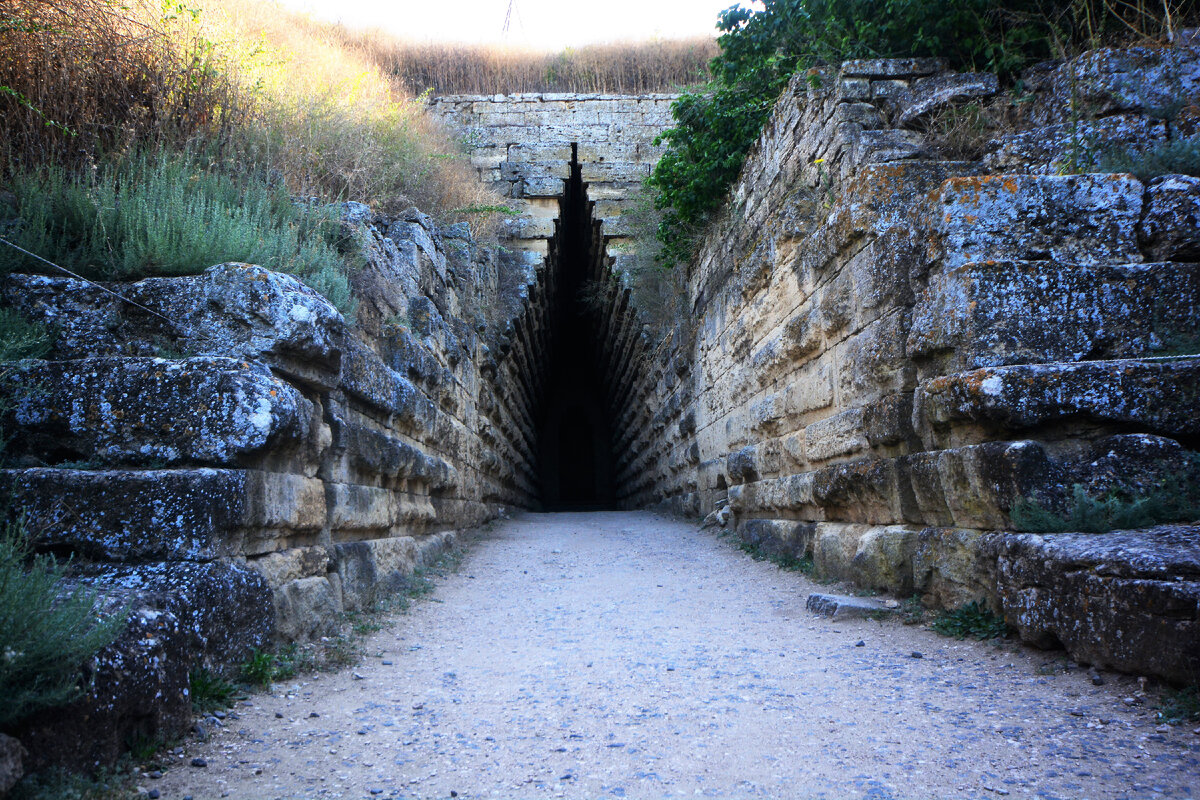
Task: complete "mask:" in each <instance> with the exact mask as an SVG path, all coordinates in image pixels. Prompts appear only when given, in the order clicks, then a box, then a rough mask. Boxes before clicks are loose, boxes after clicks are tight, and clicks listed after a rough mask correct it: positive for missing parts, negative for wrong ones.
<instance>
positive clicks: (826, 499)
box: [812, 458, 907, 525]
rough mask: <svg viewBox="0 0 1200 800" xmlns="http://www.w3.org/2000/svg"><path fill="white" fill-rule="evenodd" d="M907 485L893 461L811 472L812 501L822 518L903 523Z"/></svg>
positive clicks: (873, 461)
mask: <svg viewBox="0 0 1200 800" xmlns="http://www.w3.org/2000/svg"><path fill="white" fill-rule="evenodd" d="M906 490H907V486H906V484H905V481H904V472H903V470H902V469H901V465H900V463H899V462H897V461H896V460H895V459H890V458H879V459H871V460H866V461H854V462H850V463H845V464H836V465H834V466H831V467H825V468H823V469H819V470H816V471H815V472H813V473H812V501H813V503H814V504H815V505H817V506H819V507H820V508H821V511H822V513H823V515H824V518H826V519H840V520H847V521H851V522H868V523H871V524H872V525H890V524H894V523H898V522H903V521H905V517H906V513H905V508H904V505H905V502H906V499H907V497H906Z"/></svg>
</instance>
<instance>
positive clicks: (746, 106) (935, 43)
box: [650, 0, 1197, 264]
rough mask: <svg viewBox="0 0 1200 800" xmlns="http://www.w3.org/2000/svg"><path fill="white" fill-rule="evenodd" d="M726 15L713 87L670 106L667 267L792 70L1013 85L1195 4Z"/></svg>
mask: <svg viewBox="0 0 1200 800" xmlns="http://www.w3.org/2000/svg"><path fill="white" fill-rule="evenodd" d="M764 6H765V8H764V9H763V10H762V11H754V10H751V9H748V8H745V7H742V6H734V7H732V8H730V9H727V10H726V11H724V12H722V14H721V17H720V21H719V22H718V29H719V30H720V31H722V35H721V37H720V38H719V39H718V40H717V41H718V45H719V46H720V53H719V54H718V55H717V56H716V57H715V58H714V59H713V60H712V62H711V63H710V65H709V71H710V73H711V76H712V78H711V80H710V82H709V83H708V84H707V85H706V86H704V87H702V88H700V89H699V90H696V91H692V92H688V93H685V94H684V95H683V96H682V97H681V98H680V99H679V100H678V101H676V103H675V104H674V106H673V111H674V115H675V121H676V125H675V127H673V128H671V129H670V130H668V131H666V132H665V133H664V134H663V135H662V137H661V138H660V141H661V142H663V143H665V144H666V145H667V149H666V152H665V153H664V155H663V157H662V159H661V160H660V161H659V163H658V166H657V167H656V169H655V171H654V174H653V175H652V177H651V179H650V186H651V188H652V189H653V190H654V191H655V193H656V196H655V205H656V207H657V208H658V209H659V210H660V211H661V212H662V214H663V219H662V223H661V224H660V226H659V231H658V236H659V240H660V241H661V243H662V245H663V248H662V258H663V259H664V261H665V262H666V263H668V264H672V263H675V262H677V261H686V260H687V259H688V258H690V257H691V255H692V250H693V248H694V246H695V242H696V233H695V232H696V231H698V230H701V229H702V228H703V226H704V224H705V222H706V221H707V220H708V218H709V217H710V216H711V215H712V214H713V212H715V211H716V209H717V208H718V207H719V206H720V205H721V203H722V202H723V201H724V198H725V194H726V192H727V190H728V188H729V186H730V184H732V182H733V181H734V179H736V177H737V175H738V173H739V172H740V171H741V168H742V164H743V162H744V161H745V158H746V154H747V153H748V152H749V150H750V147H751V145H753V143H754V142H755V140H757V138H758V136H759V133H760V132H761V130H762V127H763V125H764V124H765V123H766V121H767V118H768V117H769V116H770V113H771V109H772V108H773V106H774V104H775V101H776V99H777V98H778V97H779V94H780V93H781V92H782V91H783V89H784V87H785V86H786V85H787V83H788V80H789V79H790V78H791V76H792V75H793V74H795V72H796V71H797V70H800V69H807V68H811V67H815V66H821V65H834V64H837V63H839V62H841V61H843V60H846V59H852V58H878V57H904V56H937V57H941V58H944V59H946V61H947V62H948V63H949V66H950V67H951V68H952V69H958V70H989V71H993V72H997V73H999V74H1000V75H1001V77H1002V78H1003V79H1005V80H1007V81H1012V80H1014V79H1015V77H1016V76H1017V75H1018V73H1019V71H1020V70H1021V69H1022V68H1024V67H1025V66H1028V65H1029V64H1031V63H1034V62H1036V61H1038V60H1042V59H1046V58H1050V57H1055V56H1063V55H1070V54H1072V53H1075V52H1079V51H1081V50H1084V49H1088V48H1093V47H1096V46H1100V45H1102V44H1106V43H1109V42H1121V41H1130V40H1145V39H1152V40H1162V39H1164V38H1165V37H1166V35H1167V34H1168V33H1169V32H1170V31H1172V30H1177V29H1178V28H1179V27H1180V25H1181V24H1183V22H1184V21H1190V20H1194V18H1195V17H1196V12H1197V9H1196V2H1195V0H1182V1H1181V2H1175V3H1172V2H1169V0H1168V2H1163V3H1152V2H1150V0H940V1H939V2H929V0H764Z"/></svg>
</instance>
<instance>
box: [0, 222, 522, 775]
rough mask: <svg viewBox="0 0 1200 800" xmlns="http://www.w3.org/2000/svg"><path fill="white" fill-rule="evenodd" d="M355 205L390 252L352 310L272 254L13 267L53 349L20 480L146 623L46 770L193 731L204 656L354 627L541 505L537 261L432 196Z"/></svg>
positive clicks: (21, 367) (119, 652) (369, 235)
mask: <svg viewBox="0 0 1200 800" xmlns="http://www.w3.org/2000/svg"><path fill="white" fill-rule="evenodd" d="M345 212H346V213H345V220H344V225H345V226H346V228H347V233H348V234H350V235H351V236H352V237H353V238H354V239H355V240H357V241H358V242H360V243H361V244H362V246H363V248H364V256H365V260H366V263H367V266H366V267H365V268H364V269H363V270H362V271H361V272H360V273H358V275H357V276H356V277H355V279H354V280H355V286H354V289H355V294H356V296H357V298H358V308H357V312H356V320H355V322H353V323H350V322H348V321H347V320H346V319H345V318H344V317H343V315H342V314H340V313H339V312H338V311H337V309H335V308H334V307H333V306H331V305H330V304H329V303H328V302H327V301H326V300H325V299H324V298H322V297H321V296H320V295H318V294H316V293H315V292H314V291H313V290H312V289H310V288H308V287H307V286H305V285H304V284H303V283H301V282H299V281H297V280H295V279H294V278H291V277H289V276H286V275H282V274H279V273H274V272H270V271H268V270H265V269H262V268H261V267H256V266H252V265H248V264H237V263H230V264H222V265H218V266H215V267H212V268H211V269H209V270H207V271H206V272H204V273H203V274H202V275H198V276H192V277H180V278H153V279H148V280H143V281H141V282H139V283H135V284H123V285H122V284H112V285H107V286H98V285H94V284H89V283H85V282H83V281H77V280H74V279H69V278H53V277H46V276H38V275H12V276H9V277H8V278H7V279H5V281H4V284H3V295H4V299H5V301H6V302H7V303H8V304H10V305H12V306H14V307H15V308H17V309H19V310H20V311H22V312H23V313H25V314H26V315H27V316H28V317H30V318H32V319H35V320H39V321H42V322H44V323H45V324H46V325H47V326H48V327H49V329H50V330H51V331H52V332H53V340H54V341H53V350H52V352H51V353H50V354H49V355H48V356H47V357H46V358H45V359H43V360H36V361H26V362H21V363H19V364H15V365H8V375H7V378H6V381H5V385H4V396H5V398H6V400H7V403H8V405H9V406H10V407H9V409H8V412H7V418H6V419H5V421H4V423H5V424H4V429H5V430H6V431H8V432H9V433H10V435H14V436H15V438H14V439H13V440H12V441H11V442H10V443H9V445H8V449H7V453H6V455H7V456H8V458H7V461H8V463H9V465H10V468H8V469H4V470H0V494H2V495H3V496H5V497H8V498H10V499H9V508H10V513H12V514H23V515H24V521H25V527H26V529H27V530H28V532H29V533H30V534H31V535H32V536H34V537H35V541H36V542H37V545H38V546H39V547H40V548H42V549H46V550H51V551H54V552H57V553H62V554H66V553H70V554H72V555H73V557H74V558H75V559H76V568H75V572H76V577H77V579H78V580H80V581H83V582H85V583H87V584H88V585H90V586H91V587H92V588H94V589H96V590H98V591H99V592H100V593H101V595H102V596H104V597H105V598H108V600H107V601H106V602H112V603H114V604H115V603H123V604H127V605H129V606H130V607H131V608H132V609H133V620H134V623H133V624H132V625H131V626H130V628H129V630H128V631H126V633H125V634H124V635H123V636H122V638H121V639H120V640H119V641H118V642H117V644H116V645H114V646H113V647H111V648H109V649H108V650H106V651H104V652H102V653H101V654H100V656H99V657H98V658H97V660H96V662H95V663H94V664H93V665H92V670H93V672H95V674H96V675H98V676H99V679H98V680H97V681H96V682H95V684H94V688H93V689H92V692H91V695H90V696H89V697H87V698H84V699H83V700H81V701H80V702H79V703H76V704H75V706H73V707H72V708H70V709H67V710H66V711H63V712H61V713H56V714H54V715H49V716H44V717H42V718H39V719H38V720H35V721H34V723H33V724H32V725H31V726H30V729H29V730H28V731H26V732H25V733H24V734H23V735H22V736H21V738H22V740H23V741H24V742H25V744H26V746H27V747H28V749H29V750H30V752H31V753H32V754H33V756H34V765H35V766H36V765H38V764H46V763H50V762H55V761H58V762H63V761H65V762H67V763H74V764H76V765H82V766H90V765H92V764H95V763H101V762H104V761H110V760H112V759H113V758H114V757H115V756H116V755H117V754H118V753H119V752H120V751H121V749H122V748H123V747H124V746H125V744H126V743H127V742H128V741H131V740H132V739H134V738H137V737H142V738H145V739H150V738H155V737H158V738H170V737H172V736H174V735H176V734H177V733H178V732H179V731H180V730H181V727H182V726H183V725H186V724H187V722H188V720H189V718H190V704H189V700H188V697H187V686H188V671H189V669H190V668H194V667H197V666H202V665H203V666H207V667H210V668H213V669H222V668H228V667H230V666H232V665H236V664H237V663H239V662H240V661H241V660H243V659H244V658H246V657H247V656H248V655H249V654H250V653H251V652H252V651H253V650H254V649H255V648H262V647H266V646H268V645H270V644H272V643H273V642H276V643H277V642H295V641H301V642H302V641H307V640H310V639H315V638H318V637H321V636H328V635H331V634H333V633H334V632H335V631H336V630H337V628H338V625H339V620H340V616H341V613H342V612H344V611H355V610H360V609H366V608H369V607H371V606H372V605H373V604H374V603H375V602H376V601H377V600H382V599H384V598H385V597H386V595H387V594H389V593H392V592H395V591H397V590H399V589H402V588H404V586H405V585H406V584H407V581H408V580H409V578H410V576H411V575H412V573H413V571H414V569H416V568H417V567H418V566H420V565H422V564H426V563H429V562H430V561H431V560H432V559H434V558H436V557H437V556H438V555H439V554H440V553H441V552H442V551H443V550H444V549H445V548H446V547H447V546H450V545H452V544H453V543H454V541H455V539H456V536H457V532H458V531H459V530H461V529H462V528H466V527H470V526H473V525H478V524H479V523H481V522H483V521H485V520H487V519H489V518H491V517H493V516H495V515H496V514H497V513H499V512H500V511H501V510H502V509H503V508H504V507H506V506H510V505H518V506H525V507H527V506H529V505H531V504H532V503H534V502H535V497H534V489H533V487H532V484H531V478H530V475H531V474H532V473H531V466H530V462H531V459H532V455H531V453H530V452H529V445H528V437H529V432H528V429H529V422H528V419H527V413H528V411H527V409H526V408H525V407H524V406H523V405H522V403H523V402H524V401H523V399H522V398H521V397H520V396H519V392H517V391H514V390H512V389H510V388H509V387H510V386H512V382H511V381H509V380H507V379H506V378H505V377H504V376H505V374H506V373H505V370H508V369H512V367H511V366H510V361H509V360H507V359H503V358H500V359H499V360H498V359H497V358H496V357H495V356H493V355H491V350H490V348H489V347H488V345H487V344H486V342H485V339H486V338H488V337H494V336H496V335H497V332H498V331H499V330H502V329H504V328H505V327H506V326H508V327H511V326H510V325H509V316H511V315H512V314H515V313H517V312H518V311H519V310H520V309H521V308H522V307H523V303H524V299H525V296H526V293H527V292H528V288H527V286H526V284H527V282H528V281H529V280H531V274H530V273H529V272H528V269H527V265H526V264H525V262H524V260H523V259H520V258H516V257H513V256H511V255H506V254H505V253H503V252H501V251H499V250H496V249H484V248H479V247H476V246H475V244H474V242H473V241H472V240H471V237H470V233H469V231H468V230H467V228H466V226H465V225H457V226H450V227H439V226H437V225H435V224H434V223H433V221H432V220H431V219H430V218H429V217H427V216H425V215H423V214H420V213H419V212H416V211H415V210H412V211H410V212H408V213H406V214H403V215H401V216H400V217H398V218H377V217H372V216H371V215H370V212H369V210H368V209H366V207H365V206H361V205H359V204H353V203H351V204H347V205H346V208H345ZM113 292H115V293H116V294H114V293H113ZM117 294H119V295H120V297H118V296H117ZM498 364H503V365H504V368H503V369H499V370H498ZM498 376H499V377H500V379H501V381H502V383H501V384H497V383H495V379H496V378H497V377H498ZM151 629H152V633H151ZM131 664H133V665H138V666H135V667H131V666H130V665H131ZM153 664H159V665H161V668H159V669H153V668H151V667H152V665H153ZM77 718H79V719H90V720H91V721H90V722H88V723H87V724H73V723H72V720H75V721H76V722H78V721H79V720H78V719H77Z"/></svg>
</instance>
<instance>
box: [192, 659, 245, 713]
mask: <svg viewBox="0 0 1200 800" xmlns="http://www.w3.org/2000/svg"><path fill="white" fill-rule="evenodd" d="M188 691H189V694H190V695H191V698H192V708H193V709H194V710H196V711H200V712H204V711H216V710H218V709H222V708H229V707H230V706H231V705H233V701H234V700H235V699H236V698H237V694H238V687H237V686H235V685H234V684H233V683H230V682H229V681H227V680H225V678H223V677H222V676H221V675H218V674H217V673H215V672H212V671H211V670H208V669H206V668H204V667H194V668H193V669H192V671H191V672H189V673H188Z"/></svg>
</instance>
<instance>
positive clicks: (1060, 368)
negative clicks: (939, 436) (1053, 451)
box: [916, 358, 1200, 436]
mask: <svg viewBox="0 0 1200 800" xmlns="http://www.w3.org/2000/svg"><path fill="white" fill-rule="evenodd" d="M916 405H917V407H918V408H919V413H920V415H921V416H922V418H923V419H924V421H925V422H926V424H931V425H935V426H937V425H946V424H948V423H952V422H961V421H973V422H990V423H993V424H996V425H1000V426H1003V427H1004V428H1005V429H1010V430H1021V429H1024V428H1031V427H1035V426H1039V425H1045V424H1050V423H1055V422H1060V421H1063V420H1067V419H1072V418H1079V419H1086V420H1090V421H1093V422H1108V423H1116V424H1132V425H1137V426H1138V427H1140V428H1143V429H1146V430H1151V431H1156V432H1158V433H1163V434H1166V435H1169V436H1195V435H1196V434H1197V433H1200V420H1198V419H1197V418H1196V414H1195V409H1197V408H1200V358H1183V359H1178V360H1154V361H1087V362H1083V363H1071V364H1031V365H1022V366H1011V367H990V368H987V369H980V370H974V371H972V372H967V373H959V374H956V375H950V376H947V377H944V378H935V379H933V380H931V381H928V382H927V383H925V384H923V385H922V386H921V387H920V388H919V389H918V390H917V399H916Z"/></svg>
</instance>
